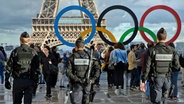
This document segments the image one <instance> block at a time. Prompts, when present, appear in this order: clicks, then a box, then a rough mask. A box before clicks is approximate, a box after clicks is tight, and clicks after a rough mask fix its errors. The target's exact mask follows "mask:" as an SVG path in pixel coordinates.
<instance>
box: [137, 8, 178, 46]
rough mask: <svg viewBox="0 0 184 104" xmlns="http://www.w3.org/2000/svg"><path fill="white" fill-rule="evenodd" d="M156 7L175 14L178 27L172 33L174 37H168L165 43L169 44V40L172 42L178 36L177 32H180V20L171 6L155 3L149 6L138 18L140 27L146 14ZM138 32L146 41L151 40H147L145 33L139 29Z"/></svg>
mask: <svg viewBox="0 0 184 104" xmlns="http://www.w3.org/2000/svg"><path fill="white" fill-rule="evenodd" d="M156 9H164V10H167V11H169V12H170V13H171V14H173V15H174V16H175V19H176V21H177V26H178V29H177V31H176V34H175V35H174V37H173V38H172V39H170V40H169V41H167V42H166V44H169V43H171V42H174V41H175V40H176V39H177V38H178V36H179V34H180V32H181V20H180V17H179V16H178V14H177V13H176V11H174V10H173V9H172V8H170V7H168V6H165V5H157V6H153V7H151V8H149V9H148V10H147V11H146V12H144V14H143V16H142V18H141V20H140V27H143V25H144V20H145V18H146V16H147V15H148V14H149V13H150V12H152V11H153V10H156ZM140 33H141V35H142V37H143V38H144V40H145V41H147V42H150V41H151V40H149V39H148V38H147V37H146V35H145V34H144V32H143V31H140Z"/></svg>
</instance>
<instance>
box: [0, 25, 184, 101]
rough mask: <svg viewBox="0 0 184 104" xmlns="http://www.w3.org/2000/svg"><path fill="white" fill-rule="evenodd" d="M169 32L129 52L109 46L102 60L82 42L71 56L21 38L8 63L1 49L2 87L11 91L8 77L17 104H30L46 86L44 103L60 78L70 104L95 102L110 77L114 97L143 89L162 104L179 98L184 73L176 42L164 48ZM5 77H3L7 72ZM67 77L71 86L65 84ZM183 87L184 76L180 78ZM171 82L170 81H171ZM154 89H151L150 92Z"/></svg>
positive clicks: (95, 48) (99, 51)
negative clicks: (98, 90)
mask: <svg viewBox="0 0 184 104" xmlns="http://www.w3.org/2000/svg"><path fill="white" fill-rule="evenodd" d="M166 37H167V33H166V31H165V29H164V28H161V29H160V30H159V31H158V33H157V39H158V43H153V42H149V43H147V46H145V44H144V43H140V44H131V46H130V49H125V46H124V44H123V43H120V42H118V43H116V44H115V45H114V46H108V49H106V52H105V55H104V57H102V55H101V54H102V52H103V51H104V50H103V49H102V44H96V45H92V46H91V47H88V49H86V48H85V44H84V40H83V39H82V38H78V39H77V40H76V42H75V48H74V49H73V50H72V53H71V54H70V55H69V57H67V54H63V57H61V56H60V54H59V53H57V47H55V46H54V47H49V46H46V45H44V46H43V47H40V46H37V45H33V44H31V45H30V44H29V41H30V37H29V34H28V33H27V32H23V33H22V34H21V36H20V44H21V45H20V46H19V47H17V48H15V49H14V50H13V51H12V53H11V55H10V57H8V58H7V55H6V52H5V51H4V49H3V47H0V75H1V84H5V87H6V88H7V89H11V83H10V77H12V78H13V90H12V91H13V103H14V104H21V102H22V98H23V96H24V103H25V104H31V103H32V98H33V97H34V96H36V90H37V87H38V84H45V85H46V91H45V98H46V99H50V98H51V97H52V92H51V91H52V90H51V88H55V86H56V83H57V79H58V74H59V73H60V75H61V76H60V77H59V78H60V81H59V87H60V88H65V87H66V85H67V84H68V86H69V88H70V90H71V92H72V93H70V98H71V103H72V104H88V103H89V102H93V99H94V97H95V94H96V91H95V90H96V89H95V88H100V75H101V73H102V72H107V84H108V85H107V86H108V88H109V89H114V93H115V94H116V95H120V94H122V95H126V94H127V93H126V92H127V91H126V90H127V89H129V90H133V91H135V90H137V91H138V90H142V91H144V92H145V93H146V95H147V96H148V97H149V98H150V100H151V102H152V103H153V104H161V102H164V101H165V100H163V99H162V98H164V97H165V96H163V95H164V94H166V92H167V91H169V92H172V93H170V94H169V96H168V97H169V98H170V99H173V100H176V99H177V97H178V86H177V79H178V75H179V71H180V70H181V71H182V73H183V71H184V69H183V67H184V57H183V56H182V55H179V54H178V53H177V52H176V50H175V46H174V44H173V43H170V44H168V45H166V44H164V42H165V40H166ZM4 72H5V73H4ZM66 76H67V78H68V83H65V81H66V80H65V79H66ZM182 76H183V77H182V78H183V79H182V84H183V85H182V86H184V73H183V74H182ZM168 78H169V80H168ZM150 89H151V90H150Z"/></svg>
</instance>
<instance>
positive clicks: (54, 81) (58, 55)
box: [51, 46, 60, 88]
mask: <svg viewBox="0 0 184 104" xmlns="http://www.w3.org/2000/svg"><path fill="white" fill-rule="evenodd" d="M52 55H53V56H54V57H55V59H56V63H54V64H55V66H58V63H59V59H60V54H59V53H57V47H56V46H54V47H52ZM51 79H52V82H51V87H52V88H55V86H56V83H57V79H58V73H53V74H51Z"/></svg>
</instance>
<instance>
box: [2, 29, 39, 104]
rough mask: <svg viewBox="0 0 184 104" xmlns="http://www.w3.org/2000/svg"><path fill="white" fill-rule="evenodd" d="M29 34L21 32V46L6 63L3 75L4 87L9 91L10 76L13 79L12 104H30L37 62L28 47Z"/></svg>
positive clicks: (34, 54) (33, 52)
mask: <svg viewBox="0 0 184 104" xmlns="http://www.w3.org/2000/svg"><path fill="white" fill-rule="evenodd" d="M29 41H30V37H29V34H28V33H27V32H23V33H22V34H21V36H20V43H21V45H20V46H19V47H17V48H15V49H14V50H13V51H12V53H11V55H10V58H9V60H8V62H7V66H6V73H5V87H6V88H7V89H11V84H10V82H9V78H10V75H12V77H13V79H14V80H13V90H12V91H13V104H21V103H22V97H24V104H31V103H32V92H33V84H34V75H35V74H37V70H36V69H39V60H38V57H37V54H36V52H35V50H34V49H32V48H30V47H29V46H28V43H29Z"/></svg>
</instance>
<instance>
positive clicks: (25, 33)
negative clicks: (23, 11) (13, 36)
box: [20, 32, 29, 38]
mask: <svg viewBox="0 0 184 104" xmlns="http://www.w3.org/2000/svg"><path fill="white" fill-rule="evenodd" d="M20 38H29V34H28V33H27V32H23V33H22V34H21V35H20Z"/></svg>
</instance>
